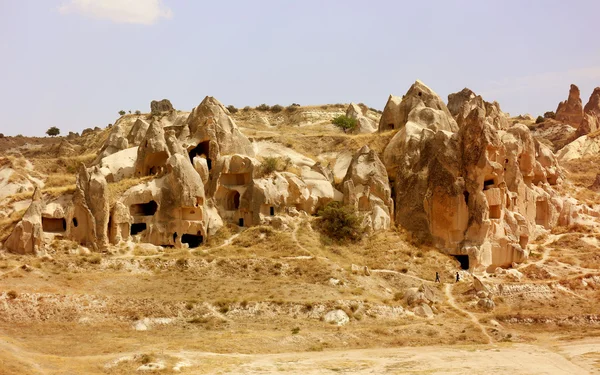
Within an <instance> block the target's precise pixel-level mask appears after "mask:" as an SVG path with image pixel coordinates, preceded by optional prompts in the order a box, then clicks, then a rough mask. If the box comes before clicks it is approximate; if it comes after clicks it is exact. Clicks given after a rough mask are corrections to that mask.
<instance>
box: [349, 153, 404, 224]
mask: <svg viewBox="0 0 600 375" xmlns="http://www.w3.org/2000/svg"><path fill="white" fill-rule="evenodd" d="M342 186H343V193H344V203H345V204H348V205H352V206H354V207H355V208H356V209H357V210H358V211H359V212H360V213H363V214H365V219H367V220H366V222H365V225H366V226H368V227H369V228H371V229H374V230H379V229H389V228H390V225H391V222H392V218H393V215H394V202H393V201H392V197H391V189H390V185H389V179H388V175H387V172H386V170H385V166H384V165H383V163H382V162H381V160H379V157H378V156H377V153H376V152H375V151H373V150H371V149H370V148H369V146H363V147H362V148H361V149H360V150H359V151H358V153H356V155H354V157H353V158H352V162H351V163H350V166H349V167H348V171H347V172H346V176H345V177H344V180H343V181H342ZM377 208H378V209H377Z"/></svg>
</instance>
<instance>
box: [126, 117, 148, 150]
mask: <svg viewBox="0 0 600 375" xmlns="http://www.w3.org/2000/svg"><path fill="white" fill-rule="evenodd" d="M149 127H150V125H149V124H148V123H147V122H146V121H144V120H142V119H141V118H138V119H137V120H135V122H134V123H133V126H132V127H131V130H130V131H129V134H127V142H128V143H129V146H130V147H131V146H139V145H140V144H141V143H142V141H143V140H144V138H146V132H147V131H148V128H149Z"/></svg>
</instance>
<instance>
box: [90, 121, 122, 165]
mask: <svg viewBox="0 0 600 375" xmlns="http://www.w3.org/2000/svg"><path fill="white" fill-rule="evenodd" d="M125 132H126V130H125V127H124V126H123V125H122V123H120V122H119V123H117V124H115V125H114V126H113V127H112V130H111V131H110V134H109V136H108V140H107V141H106V142H105V143H104V145H103V146H102V149H101V150H100V153H99V154H98V157H97V158H96V162H95V163H98V162H99V161H100V160H102V158H105V157H107V156H109V155H112V154H114V153H116V152H119V151H121V150H125V149H126V148H128V147H129V142H128V141H127V136H126V134H125Z"/></svg>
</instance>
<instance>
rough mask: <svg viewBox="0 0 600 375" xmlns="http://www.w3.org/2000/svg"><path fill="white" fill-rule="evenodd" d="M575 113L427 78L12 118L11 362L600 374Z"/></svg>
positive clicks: (6, 337) (50, 370)
mask: <svg viewBox="0 0 600 375" xmlns="http://www.w3.org/2000/svg"><path fill="white" fill-rule="evenodd" d="M382 104H383V103H382ZM569 108H570V107H569ZM341 115H345V116H347V117H349V118H352V119H354V120H355V123H356V126H355V127H354V128H353V129H350V130H347V131H343V130H341V129H340V128H338V127H337V126H334V125H333V124H332V123H331V122H332V119H334V118H335V117H338V116H341ZM558 117H559V118H558V119H553V120H552V121H550V120H547V121H546V125H539V124H538V125H537V126H535V124H534V121H533V120H531V119H524V118H519V117H508V116H507V115H506V114H504V113H503V112H502V111H501V110H500V106H499V104H498V103H495V102H494V103H489V102H486V101H484V100H483V98H481V97H480V96H477V95H476V94H474V93H473V92H471V91H470V90H468V89H465V90H463V91H461V92H458V93H456V94H452V95H451V96H450V97H449V100H448V101H447V103H446V101H443V100H441V99H440V98H439V97H438V96H437V94H435V92H433V90H431V89H430V88H429V87H427V86H425V85H424V84H423V83H421V82H420V81H417V82H415V84H414V85H413V86H411V87H410V88H409V90H408V91H407V92H406V94H405V95H404V96H402V97H396V96H390V97H389V99H388V102H387V104H386V105H385V109H384V111H383V112H382V113H379V112H378V111H376V110H373V109H369V108H366V107H363V106H361V105H352V104H343V105H342V104H329V105H321V106H297V105H291V106H288V107H282V108H281V109H275V110H273V109H264V108H263V109H262V110H261V109H258V108H243V109H235V108H232V107H225V106H223V105H222V104H221V103H220V102H218V100H216V99H214V98H212V97H206V98H205V99H204V100H203V101H202V102H201V103H200V104H199V105H198V106H197V107H196V108H194V110H193V111H192V112H184V111H178V110H176V109H174V108H173V107H172V105H171V103H170V102H168V101H166V100H164V101H161V102H153V103H152V105H151V112H150V113H144V114H140V115H134V114H127V115H124V116H122V117H120V118H119V119H117V120H116V121H115V123H114V125H112V126H111V127H108V128H106V129H89V130H86V131H85V132H83V133H82V134H81V135H78V134H71V135H69V136H67V137H55V138H26V137H4V138H0V156H1V157H0V242H2V247H1V248H0V249H1V250H0V368H1V369H2V371H0V372H2V373H6V374H21V373H31V374H38V373H39V374H63V373H90V374H91V373H99V374H130V373H133V372H134V371H136V370H140V371H141V370H144V369H146V370H155V371H158V372H159V373H189V374H192V373H194V374H196V373H250V374H254V373H267V372H288V373H338V372H347V373H367V372H369V371H372V369H373V368H376V369H378V370H379V372H380V373H398V372H402V371H420V372H423V373H426V372H444V373H460V371H461V370H462V368H461V367H460V366H464V362H463V360H461V361H457V359H456V358H463V359H464V358H465V357H469V358H471V360H473V361H475V360H477V361H479V363H486V364H487V365H486V366H489V367H488V368H489V373H491V374H508V373H510V374H525V373H536V372H537V373H539V372H542V371H545V372H547V373H557V374H574V373H581V374H584V373H599V372H600V365H599V364H600V351H599V349H598V348H600V339H599V338H598V337H600V324H599V322H600V315H599V314H598V306H599V305H598V303H599V302H598V301H600V242H599V241H600V229H599V228H600V219H599V218H600V206H598V204H599V203H600V196H599V194H600V193H599V192H598V190H595V189H592V188H591V187H592V185H593V183H594V181H595V178H596V173H597V171H596V169H597V168H595V166H596V165H597V163H596V161H597V158H598V153H597V150H595V149H594V148H593V146H592V147H587V148H585V150H587V151H586V152H582V151H581V150H582V148H584V147H583V146H577V147H578V148H575V147H576V145H578V144H583V145H588V144H589V143H590V141H589V139H591V140H594V139H596V135H595V133H594V132H590V133H588V134H583V135H581V136H580V137H578V138H575V139H570V142H567V143H566V144H565V145H562V144H561V145H560V146H561V147H560V148H558V149H557V148H556V147H555V146H556V145H557V144H558V143H556V142H553V141H555V140H556V139H559V138H560V139H562V140H563V141H564V139H565V137H562V138H561V137H555V138H552V140H550V138H551V137H550V136H548V134H551V133H553V132H552V131H548V132H546V133H542V132H541V130H542V128H543V127H544V126H545V128H546V129H549V128H552V127H555V128H557V129H563V128H564V125H565V123H564V121H563V120H560V118H561V117H560V116H558ZM563 119H564V118H563ZM567 119H571V117H568V118H567ZM559 120H560V121H559ZM561 121H563V122H561ZM554 122H556V124H558V125H556V124H555V123H554ZM567 125H568V124H567ZM556 132H557V131H554V133H556ZM554 133H553V134H554ZM568 133H569V134H571V133H573V132H572V131H569V132H568ZM552 137H554V136H552ZM582 137H585V138H583V139H582ZM560 142H562V141H560ZM560 142H559V143H560ZM577 142H578V143H577ZM569 147H570V148H571V150H569V149H568V148H569ZM564 155H569V156H568V157H564ZM332 202H333V203H335V202H338V203H339V205H343V206H345V207H350V208H351V209H352V211H353V214H354V215H356V217H357V221H358V224H359V226H360V228H361V233H362V231H363V230H364V235H362V236H361V238H360V239H359V240H356V241H352V240H341V241H337V240H336V238H335V236H336V235H337V234H338V233H327V232H324V222H323V220H324V219H323V218H322V215H323V210H324V209H326V208H328V207H329V208H331V207H335V204H333V203H332ZM335 212H336V214H337V213H338V212H337V211H335ZM342 229H343V228H342ZM340 231H341V229H340ZM436 272H437V273H438V274H439V275H440V277H441V280H440V281H441V282H439V283H437V282H435V276H436ZM457 276H458V277H459V279H460V280H459V281H458V282H457V281H456V277H457ZM414 347H418V348H417V349H414ZM542 358H543V360H542ZM532 363H538V365H537V367H536V366H533V365H532Z"/></svg>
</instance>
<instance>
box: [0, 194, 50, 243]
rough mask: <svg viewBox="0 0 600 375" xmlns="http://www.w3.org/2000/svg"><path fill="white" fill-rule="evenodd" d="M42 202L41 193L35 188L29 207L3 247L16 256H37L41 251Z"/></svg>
mask: <svg viewBox="0 0 600 375" xmlns="http://www.w3.org/2000/svg"><path fill="white" fill-rule="evenodd" d="M43 210H44V201H43V200H42V192H41V191H40V189H39V188H36V189H35V191H34V193H33V198H32V202H31V205H30V206H29V208H28V209H27V211H25V214H24V215H23V218H22V219H21V221H20V222H19V223H17V225H16V226H15V227H14V229H13V231H12V232H11V234H10V236H8V239H7V240H6V242H5V243H4V246H5V247H6V248H7V249H9V250H10V251H12V252H15V253H18V254H39V253H40V252H41V251H42V240H43V228H42V211H43Z"/></svg>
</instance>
